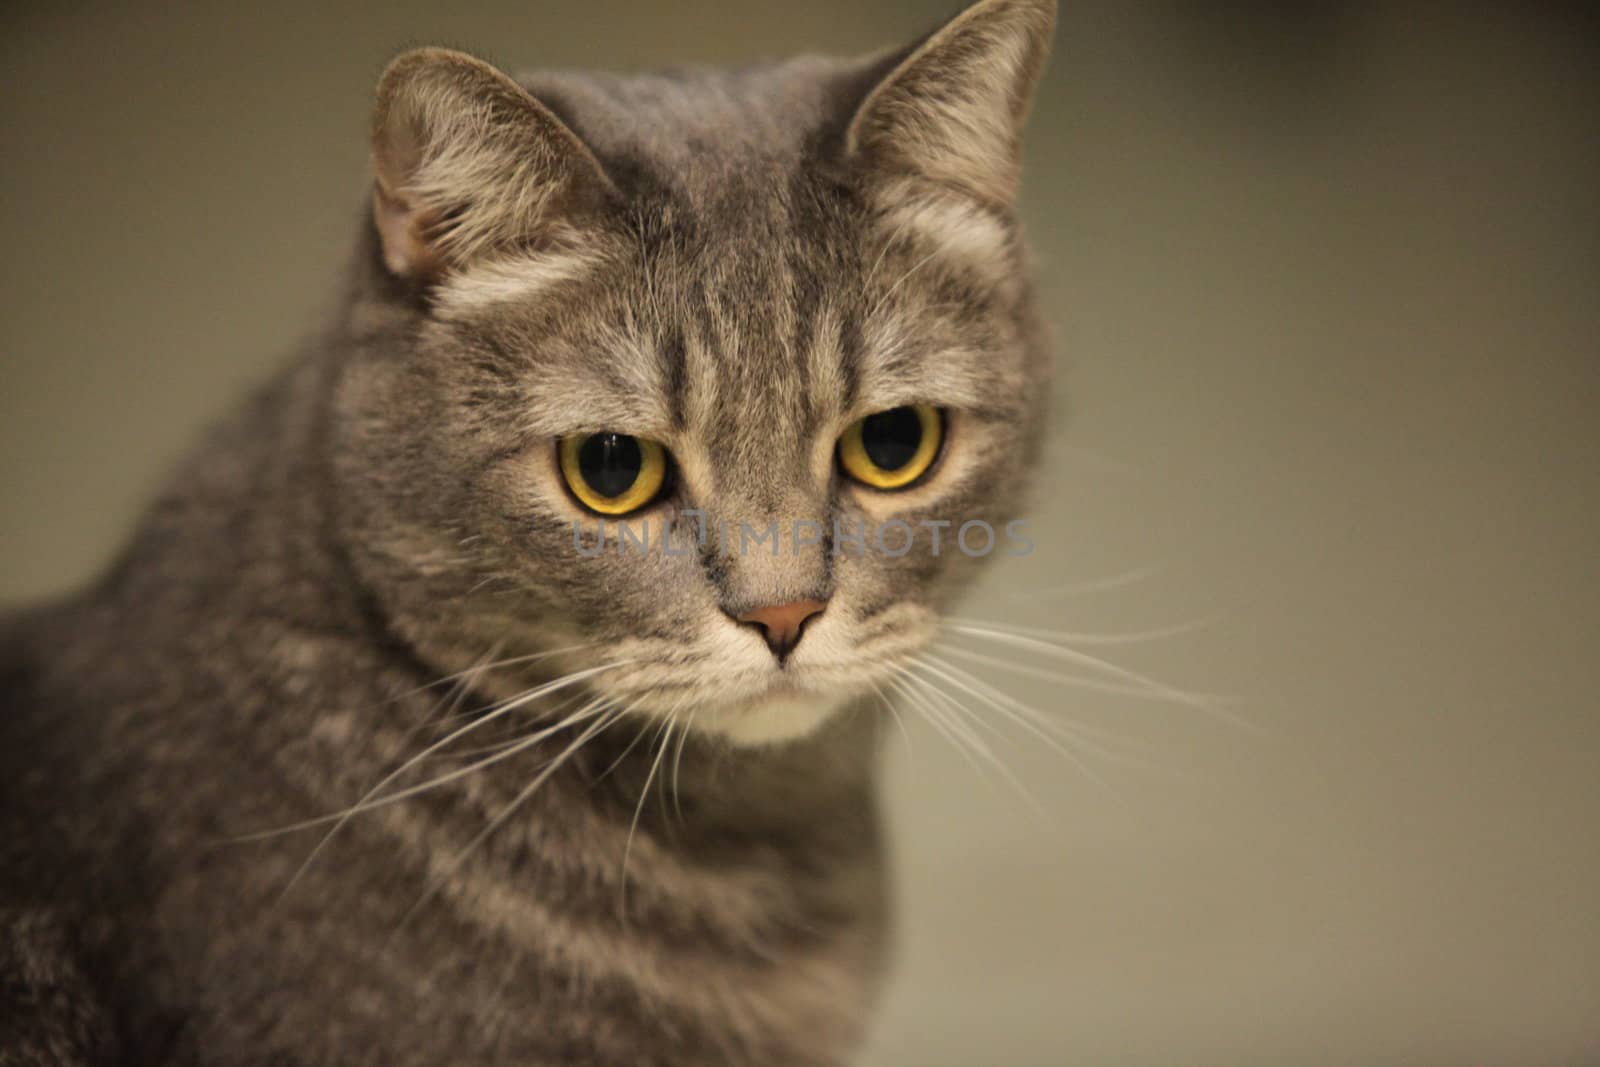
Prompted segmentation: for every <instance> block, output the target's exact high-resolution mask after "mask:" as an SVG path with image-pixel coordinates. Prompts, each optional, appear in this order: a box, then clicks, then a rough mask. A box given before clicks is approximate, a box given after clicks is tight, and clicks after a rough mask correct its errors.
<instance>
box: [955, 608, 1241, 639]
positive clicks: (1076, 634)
mask: <svg viewBox="0 0 1600 1067" xmlns="http://www.w3.org/2000/svg"><path fill="white" fill-rule="evenodd" d="M1219 618H1220V616H1218V615H1208V616H1203V617H1201V618H1198V619H1190V620H1189V621H1188V622H1180V623H1174V624H1173V625H1171V626H1155V627H1151V628H1150V629H1147V630H1131V631H1129V632H1127V633H1119V634H1098V633H1084V632H1081V631H1073V630H1045V629H1040V628H1038V627H1033V626H1016V625H1013V624H1010V623H1003V622H994V621H991V620H989V619H972V618H961V617H958V616H946V617H945V619H944V622H945V623H947V624H952V623H953V624H958V625H964V626H975V627H984V628H986V629H990V630H997V631H999V632H1001V633H1007V634H1015V635H1016V636H1019V637H1032V638H1035V639H1036V640H1040V641H1058V642H1068V643H1071V644H1074V645H1091V646H1092V645H1138V644H1144V643H1147V642H1150V641H1162V640H1165V639H1167V638H1169V637H1181V636H1182V635H1184V634H1187V633H1193V632H1194V631H1196V630H1201V629H1204V628H1205V627H1207V626H1211V625H1213V624H1215V623H1216V622H1217V620H1218V619H1219Z"/></svg>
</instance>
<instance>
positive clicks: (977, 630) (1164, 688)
mask: <svg viewBox="0 0 1600 1067" xmlns="http://www.w3.org/2000/svg"><path fill="white" fill-rule="evenodd" d="M950 629H951V630H952V631H953V632H955V633H962V634H967V635H969V636H972V637H979V638H983V639H985V640H988V641H993V642H995V643H997V644H1005V645H1011V646H1013V647H1017V648H1022V649H1026V650H1028V651H1033V652H1040V653H1042V654H1044V655H1047V656H1051V657H1053V658H1055V659H1061V660H1066V661H1067V662H1069V663H1077V664H1080V665H1082V666H1085V667H1089V668H1090V669H1092V670H1098V671H1101V672H1103V673H1105V674H1107V675H1110V676H1111V677H1113V678H1117V679H1120V680H1122V681H1126V682H1130V683H1132V684H1134V685H1136V686H1144V687H1145V688H1146V689H1147V691H1148V692H1149V693H1150V694H1152V695H1159V696H1161V697H1164V698H1166V699H1167V700H1169V701H1171V702H1172V703H1174V704H1183V705H1187V706H1189V707H1197V708H1200V709H1202V710H1204V711H1206V712H1209V713H1210V714H1212V715H1215V716H1217V717H1218V718H1220V719H1223V720H1225V721H1228V722H1231V723H1233V724H1234V725H1235V726H1238V727H1240V728H1242V729H1247V730H1250V731H1252V732H1257V728H1256V727H1255V726H1254V724H1252V723H1250V722H1249V721H1248V720H1246V719H1243V718H1241V717H1239V716H1237V715H1234V714H1233V713H1231V712H1228V711H1225V710H1224V709H1222V708H1220V707H1218V706H1217V704H1216V702H1215V701H1214V700H1213V699H1211V698H1208V697H1205V696H1202V695H1200V694H1196V693H1189V692H1185V691H1184V690H1181V689H1174V688H1173V687H1172V686H1169V685H1165V684H1163V683H1161V682H1158V681H1156V680H1155V679H1153V678H1150V677H1147V676H1146V675H1143V674H1140V673H1138V672H1137V671H1132V670H1129V669H1128V668H1126V667H1119V666H1118V665H1117V664H1115V663H1111V662H1109V661H1107V660H1103V659H1101V658H1100V657H1098V656H1091V655H1089V654H1088V653H1087V652H1080V651H1078V650H1077V649H1073V648H1067V647H1065V646H1062V645H1055V644H1051V643H1050V642H1048V641H1041V640H1039V639H1037V638H1033V637H1027V636H1024V635H1021V634H1012V633H1005V632H1003V631H999V630H992V629H986V628H984V627H977V626H970V625H961V624H957V625H954V626H951V627H950Z"/></svg>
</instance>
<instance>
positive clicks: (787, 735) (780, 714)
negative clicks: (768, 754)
mask: <svg viewBox="0 0 1600 1067" xmlns="http://www.w3.org/2000/svg"><path fill="white" fill-rule="evenodd" d="M849 702H850V696H849V695H848V694H845V693H818V692H815V691H813V690H804V689H800V688H797V687H784V688H775V689H774V690H772V691H771V692H769V693H764V694H762V695H761V696H759V697H755V698H752V699H750V700H747V701H741V702H739V703H737V704H730V705H728V706H726V707H724V708H720V709H718V710H717V712H716V713H715V714H714V715H711V716H708V717H707V719H706V720H705V729H706V730H707V731H708V732H710V733H714V734H717V735H718V736H720V737H724V738H726V739H727V740H729V741H731V742H733V743H734V744H736V745H744V746H749V747H756V746H760V745H776V744H782V743H783V742H785V741H793V740H796V739H798V738H801V737H804V736H806V735H807V734H810V733H812V732H814V731H815V730H817V729H818V728H819V727H820V726H821V725H822V724H823V723H825V722H827V721H828V720H829V719H831V718H832V717H833V716H834V715H836V714H837V713H838V712H839V711H841V710H842V709H843V708H844V706H845V705H846V704H848V703H849Z"/></svg>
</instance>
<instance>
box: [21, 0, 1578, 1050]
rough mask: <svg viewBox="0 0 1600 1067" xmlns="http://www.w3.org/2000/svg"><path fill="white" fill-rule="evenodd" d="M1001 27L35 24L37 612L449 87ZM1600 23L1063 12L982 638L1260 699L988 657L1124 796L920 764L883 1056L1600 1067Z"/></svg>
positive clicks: (310, 10) (25, 91) (1055, 768)
mask: <svg viewBox="0 0 1600 1067" xmlns="http://www.w3.org/2000/svg"><path fill="white" fill-rule="evenodd" d="M951 7H952V5H950V4H944V3H922V2H917V3H913V2H909V0H906V2H883V0H878V2H874V3H871V4H867V3H861V2H859V0H857V2H851V3H834V2H820V0H816V2H810V3H804V4H796V3H791V2H787V0H759V2H753V0H738V2H733V0H718V2H711V0H693V2H688V0H685V2H673V3H668V2H656V3H650V4H624V3H619V2H615V0H582V2H569V0H545V2H543V3H539V4H532V3H516V4H512V3H505V4H484V5H464V4H463V5H457V4H445V3H439V2H434V3H428V4H422V3H416V2H410V0H397V2H391V3H387V4H384V5H381V6H380V5H372V6H371V7H368V8H364V9H360V10H356V9H347V10H343V11H340V10H337V9H334V8H330V7H327V6H324V5H320V4H318V5H312V4H307V3H300V2H289V3H277V4H270V5H248V6H247V5H231V4H198V3H192V4H155V3H151V4H142V5H115V6H113V5H101V4H95V3H72V4H46V3H37V2H34V3H17V2H15V0H13V2H11V3H8V4H6V5H4V7H3V8H0V57H3V61H0V79H3V80H0V136H3V142H0V143H3V144H4V145H5V153H4V155H5V158H4V162H3V164H0V189H3V196H0V232H3V233H4V235H5V244H6V249H7V252H6V254H5V255H4V256H0V361H3V362H0V599H3V600H6V601H15V600H19V599H24V598H32V597H36V596H40V595H46V594H49V593H52V592H55V591H59V590H64V589H67V588H69V587H71V586H73V585H74V584H76V583H80V582H82V581H84V580H86V579H87V578H88V577H89V576H90V575H91V574H93V573H94V572H95V570H96V569H97V568H98V567H100V566H102V565H103V564H104V563H105V562H106V560H107V558H108V556H109V554H110V553H111V551H112V550H113V548H114V547H115V546H116V545H117V544H118V543H119V542H120V541H121V540H122V539H123V538H124V537H125V536H126V535H127V533H128V530H129V527H130V524H131V523H132V522H133V520H134V518H135V516H136V515H137V513H138V511H139V508H140V506H141V502H142V501H144V500H145V499H146V498H147V496H148V494H149V493H150V491H151V489H152V487H153V486H154V485H155V483H156V481H157V479H158V477H159V476H160V474H161V472H162V471H163V470H164V469H165V468H167V467H168V466H169V465H170V464H171V463H172V461H173V460H174V459H175V457H176V456H178V454H179V453H180V452H181V451H182V449H183V448H184V447H185V446H186V444H187V443H188V442H190V441H191V440H192V439H193V438H194V436H195V434H196V432H197V430H198V429H199V427H200V426H201V425H202V424H203V423H205V422H206V421H207V420H209V419H211V418H213V417H215V416H216V415H218V414H219V413H220V412H222V411H223V410H225V409H226V408H227V407H228V406H229V405H230V404H232V403H234V402H235V400H236V399H237V398H238V397H239V396H240V394H241V393H242V392H243V391H244V390H246V389H247V388H248V387H249V386H251V384H252V383H255V382H259V381H261V380H262V379H263V378H264V377H265V376H267V375H268V374H270V372H271V370H272V369H273V367H274V366H275V365H276V364H277V363H278V361H279V360H280V359H281V358H282V357H283V356H284V354H285V353H286V352H287V350H288V349H289V348H290V346H291V345H292V344H293V343H294V342H295V341H296V340H297V339H298V338H300V337H301V336H303V335H304V334H305V333H306V332H307V331H308V330H310V329H311V328H312V327H313V325H314V324H315V323H316V322H317V321H318V320H319V317H320V316H322V315H324V314H325V313H326V312H327V310H328V308H329V306H330V303H331V296H332V292H333V285H334V283H335V281H336V279H337V278H338V276H339V270H340V267H341V265H342V264H343V262H344V259H345V256H346V255H347V251H348V248H349V246H350V242H351V237H352V234H353V232H354V224H355V220H356V212H357V207H358V204H359V202H360V199H361V196H362V194H363V190H364V186H365V151H366V148H365V128H366V120H367V109H368V104H369V99H370V92H371V88H372V84H373V83H374V81H375V79H376V77H377V74H378V72H379V71H380V70H381V69H382V67H383V65H384V63H385V61H386V60H387V59H388V58H389V57H390V56H391V55H392V54H393V53H394V52H395V51H397V50H398V49H400V48H402V47H404V46H407V45H411V44H423V43H441V44H450V45H455V46H457V47H463V48H466V49H469V50H472V51H476V52H478V53H479V54H482V55H485V56H486V57H488V58H490V59H492V60H494V61H496V62H498V63H500V64H502V65H503V66H506V67H509V68H513V69H518V68H521V69H526V68H530V67H535V66H541V65H555V66H603V67H609V68H637V67H645V66H659V65H663V64H665V63H675V62H707V63H714V62H744V61H748V60H750V59H752V58H757V57H765V56H776V55H783V54H788V53H792V52H797V51H830V52H841V51H842V52H859V51H865V50H868V49H872V48H876V47H878V46H880V45H885V44H889V43H893V42H897V41H901V40H908V39H910V38H911V37H912V36H913V35H915V34H917V33H919V32H921V31H922V30H924V29H926V28H928V27H929V26H931V25H933V24H934V23H936V22H937V21H938V20H939V19H940V18H941V17H943V16H944V15H945V14H948V13H949V11H950V10H951ZM1597 29H1600V20H1597V19H1596V18H1595V17H1594V16H1593V15H1590V14H1585V13H1582V10H1581V9H1579V8H1576V7H1574V8H1572V9H1570V10H1569V9H1564V8H1558V7H1553V6H1542V5H1516V6H1514V5H1509V4H1508V5H1504V6H1502V7H1499V8H1491V7H1485V8H1478V7H1471V6H1467V5H1455V6H1447V5H1430V6H1427V7H1418V8H1411V7H1406V6H1402V5H1384V6H1374V7H1370V8H1367V7H1360V8H1358V7H1348V8H1339V7H1332V6H1298V5H1275V4H1266V3H1255V4H1247V5H1242V6H1232V5H1229V6H1227V7H1225V8H1224V7H1221V6H1210V5H1208V6H1201V5H1158V6H1139V7H1133V6H1129V5H1123V4H1110V5H1107V4H1101V3H1090V2H1077V0H1074V2H1072V3H1068V4H1067V5H1066V6H1065V10H1064V11H1063V12H1062V20H1061V28H1060V31H1059V36H1058V38H1057V44H1056V52H1055V58H1054V62H1053V65H1052V67H1051V69H1050V71H1049V74H1048V76H1047V78H1046V80H1045V82H1044V85H1043V88H1042V91H1041V95H1040V99H1039V101H1038V104H1037V107H1036V109H1035V113H1034V115H1035V118H1034V123H1033V126H1032V128H1031V137H1030V141H1029V152H1028V171H1027V180H1026V190H1025V200H1024V210H1025V214H1026V216H1027V218H1028V220H1029V221H1030V223H1031V226H1032V234H1033V238H1034V241H1035V244H1036V248H1037V253H1038V259H1039V266H1040V271H1041V275H1042V285H1043V291H1044V295H1045V300H1046V304H1047V307H1048V308H1049V309H1050V312H1051V317H1052V319H1053V321H1054V325H1055V327H1056V330H1057V335H1058V338H1059V352H1060V361H1061V375H1060V381H1059V392H1060V400H1061V405H1060V418H1059V426H1058V434H1057V441H1056V444H1055V446H1054V448H1053V449H1052V452H1051V457H1050V460H1049V462H1048V464H1047V467H1046V470H1045V472H1044V476H1043V482H1042V492H1041V493H1040V500H1039V505H1038V507H1037V509H1036V511H1035V515H1034V519H1033V522H1032V527H1031V532H1032V534H1033V536H1034V539H1035V541H1036V543H1037V545H1038V549H1037V550H1036V552H1035V553H1034V554H1033V556H1031V557H1029V558H1026V559H1021V560H1012V561H1010V562H1009V563H1007V564H1006V565H1004V566H1001V567H999V568H997V569H996V570H995V571H994V572H993V573H992V575H991V580H990V581H988V582H987V583H986V585H985V586H984V587H983V588H982V589H981V590H980V591H979V593H978V595H977V596H976V597H975V598H974V601H973V602H972V604H971V605H970V606H969V609H968V614H970V615H972V616H974V617H976V618H982V619H986V620H992V621H997V622H1003V623H1007V624H1012V625H1021V626H1038V627H1043V628H1047V629H1052V630H1064V631H1075V632H1089V633H1099V634H1107V633H1128V632H1134V631H1141V630H1146V629H1149V628H1151V627H1163V626H1168V625H1173V624H1182V623H1188V622H1193V621H1197V620H1198V621H1200V622H1201V625H1200V626H1199V627H1198V628H1196V629H1193V630H1189V631H1185V632H1183V633H1180V634H1177V635H1173V636H1167V637H1164V638H1160V639H1154V640H1149V641H1139V642H1134V643H1128V644H1117V645H1113V646H1106V647H1101V646H1098V645H1095V646H1090V645H1084V646H1083V648H1084V650H1085V651H1087V652H1093V653H1095V654H1097V655H1105V656H1106V657H1108V658H1110V659H1112V660H1114V661H1115V662H1116V663H1119V664H1122V665H1123V666H1125V667H1128V668H1130V669H1133V670H1137V671H1139V672H1141V673H1143V674H1147V675H1150V676H1153V677H1155V678H1158V679H1160V680H1162V681H1163V682H1166V683H1168V684H1170V685H1172V686H1175V687H1180V688H1182V689H1184V690H1189V691H1196V692H1204V693H1210V694H1217V695H1218V696H1219V697H1220V698H1222V700H1221V702H1219V703H1218V704H1216V705H1215V706H1214V708H1215V711H1207V710H1206V709H1205V708H1203V707H1199V706H1197V705H1193V704H1185V703H1172V702H1163V701H1160V700H1146V699H1134V698H1130V697H1128V696H1125V695H1119V694H1114V693H1109V692H1104V691H1100V690H1098V689H1094V688H1086V687H1083V685H1082V683H1081V680H1082V679H1092V678H1096V677H1100V678H1102V679H1104V678H1106V677H1108V676H1105V675H1101V674H1097V673H1096V672H1094V671H1092V670H1090V669H1086V668H1083V667H1081V666H1075V665H1074V664H1071V663H1067V662H1062V661H1058V660H1051V659H1049V658H1046V657H1045V656H1043V655H1040V654H1036V652H1034V651H1030V650H1029V649H1025V648H1022V647H1018V646H1009V647H1007V646H996V645H992V644H985V643H983V642H982V641H979V640H976V639H965V640H963V639H958V641H957V643H958V644H959V645H961V646H962V647H965V648H966V649H968V651H976V652H979V653H981V654H986V655H990V656H995V657H999V658H1004V659H1007V660H1010V661H1012V662H1015V663H1019V664H1023V665H1024V666H1027V667H1029V669H1032V670H1035V671H1055V672H1061V673H1062V675H1063V677H1062V678H1057V679H1046V678H1043V677H1039V676H1035V675H1025V674H1022V673H1019V672H1016V671H1008V670H1005V669H1001V668H993V667H990V666H985V667H983V668H982V671H983V672H984V673H985V676H986V677H988V678H990V679H991V680H993V681H994V682H995V683H996V684H999V685H1001V686H1003V687H1004V688H1005V689H1006V690H1007V691H1008V692H1011V693H1013V694H1015V696H1016V697H1017V698H1018V699H1020V700H1024V701H1027V702H1029V703H1030V704H1032V705H1034V706H1036V707H1040V708H1044V709H1046V710H1048V711H1049V712H1050V714H1052V715H1054V716H1057V717H1060V718H1061V719H1062V720H1064V721H1069V722H1073V723H1076V724H1080V725H1083V726H1085V727H1087V728H1092V729H1093V730H1095V731H1096V736H1097V737H1100V738H1101V739H1102V741H1103V744H1104V747H1105V748H1106V750H1107V751H1104V752H1100V753H1092V752H1088V751H1085V752H1083V753H1081V754H1080V761H1081V765H1080V764H1075V763H1074V762H1073V761H1071V760H1068V759H1066V758H1063V757H1062V756H1060V755H1059V754H1057V753H1054V752H1051V751H1049V750H1048V749H1047V748H1045V746H1043V745H1041V744H1039V743H1037V742H1036V741H1035V740H1033V739H1030V738H1029V737H1028V736H1027V735H1026V734H1022V733H1017V732H1016V731H1012V730H1010V729H1009V728H1007V727H1002V728H1003V729H1006V730H1007V732H1008V735H1009V737H1010V740H1009V741H1006V742H1000V741H997V742H996V752H997V755H999V756H1000V757H1002V758H1003V759H1004V760H1005V762H1006V764H1007V766H1008V767H1009V769H1010V771H1011V772H1012V773H1013V774H1014V775H1015V777H1016V778H1017V779H1018V781H1019V782H1020V784H1021V786H1022V789H1021V791H1020V792H1021V793H1026V794H1028V797H1024V796H1022V795H1020V793H1019V791H1018V790H1014V789H1012V788H1011V786H1010V785H1008V784H1007V782H1006V780H1005V778H1004V777H1003V776H1002V775H1000V774H999V773H997V772H994V771H992V770H991V771H987V772H983V773H980V772H979V771H976V770H974V769H973V768H972V767H970V766H969V765H968V764H967V763H966V762H965V761H964V759H963V758H962V757H961V756H960V755H959V754H957V753H955V752H954V751H953V750H952V749H951V748H950V746H949V745H948V744H946V743H944V742H943V740H942V739H941V738H940V737H939V736H938V734H937V733H936V732H935V731H933V730H930V729H928V728H927V727H926V726H925V725H922V724H918V723H916V722H915V721H913V722H912V724H911V729H910V730H909V734H910V736H909V742H907V741H905V740H901V741H897V742H896V744H895V746H894V751H893V752H892V754H891V757H890V776H889V794H890V814H891V819H892V823H893V834H894V843H895V851H896V869H897V872H898V896H899V900H900V915H901V931H900V952H899V959H898V965H897V968H896V973H895V978H894V980H893V983H892V985H891V986H890V988H889V990H888V994H887V998H886V1001H885V1003H884V1005H883V1011H882V1015H881V1025H880V1026H879V1027H878V1030H877V1032H876V1034H875V1036H874V1039H873V1042H872V1045H871V1048H870V1050H869V1053H868V1055H867V1057H866V1060H865V1062H866V1063H868V1064H871V1065H880V1067H901V1065H904V1067H913V1065H915V1067H939V1065H952V1067H955V1065H972V1064H980V1063H981V1064H997V1065H1018V1067H1021V1065H1033V1064H1038V1065H1056V1064H1178V1063H1182V1064H1219V1065H1222V1064H1227V1065H1242V1064H1318V1063H1326V1064H1412V1065H1415V1064H1465V1063H1472V1064H1519V1065H1521V1064H1580V1063H1600V647H1597V646H1600V558H1597V556H1600V554H1597V551H1596V550H1597V547H1600V418H1597V415H1600V33H1597V32H1596V31H1597ZM969 665H971V664H970V662H969ZM1233 716H1238V717H1242V718H1243V719H1245V720H1247V722H1248V726H1245V727H1241V726H1238V725H1235V724H1234V723H1233V722H1232V721H1231V717H1233ZM913 720H914V716H913ZM1030 797H1031V799H1029V798H1030Z"/></svg>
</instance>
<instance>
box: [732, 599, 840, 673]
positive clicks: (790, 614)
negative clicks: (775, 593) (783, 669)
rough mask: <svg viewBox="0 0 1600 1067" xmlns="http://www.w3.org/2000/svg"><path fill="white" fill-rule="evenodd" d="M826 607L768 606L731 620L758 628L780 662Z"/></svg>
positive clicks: (808, 603)
mask: <svg viewBox="0 0 1600 1067" xmlns="http://www.w3.org/2000/svg"><path fill="white" fill-rule="evenodd" d="M827 606H828V602H827V601H825V600H795V601H791V602H790V603H787V604H768V605H766V606H765V607H760V608H756V609H755V610H753V611H747V612H745V613H744V614H743V615H736V616H734V618H735V619H737V620H738V621H739V622H742V623H744V624H745V625H746V626H755V627H758V628H759V629H760V630H761V632H762V635H763V636H764V637H766V639H767V647H768V648H770V649H772V654H773V655H774V656H777V657H778V660H779V662H782V661H783V660H784V659H786V658H787V657H788V655H789V653H790V652H793V651H794V646H795V645H798V644H799V643H800V635H801V634H802V633H804V632H805V628H806V623H808V622H810V621H811V620H812V619H814V618H816V617H817V616H818V615H821V614H822V609H823V608H825V607H827Z"/></svg>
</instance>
